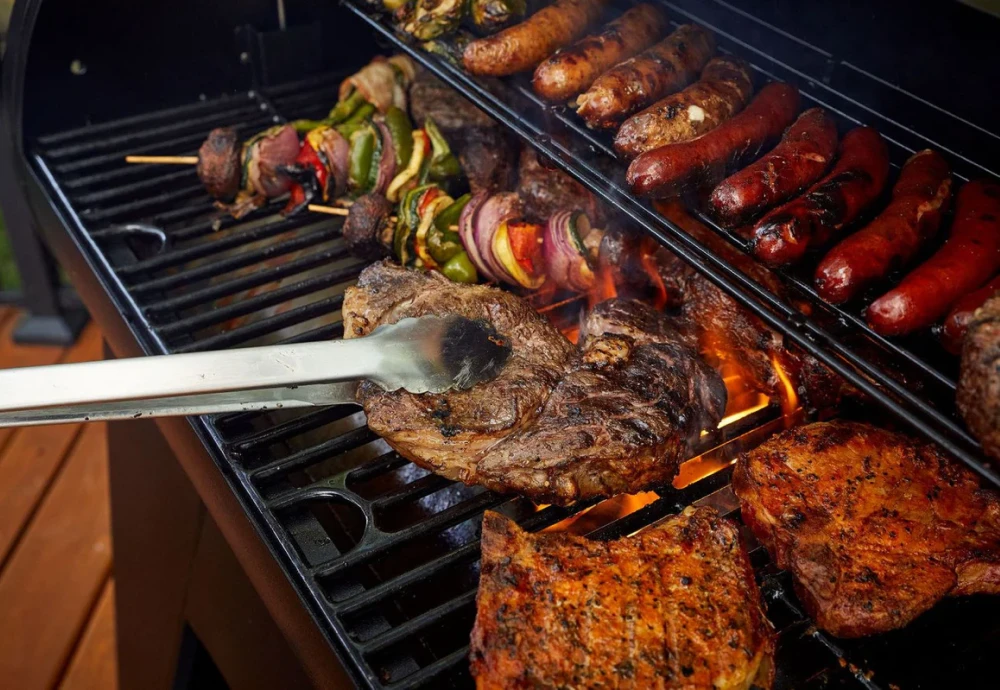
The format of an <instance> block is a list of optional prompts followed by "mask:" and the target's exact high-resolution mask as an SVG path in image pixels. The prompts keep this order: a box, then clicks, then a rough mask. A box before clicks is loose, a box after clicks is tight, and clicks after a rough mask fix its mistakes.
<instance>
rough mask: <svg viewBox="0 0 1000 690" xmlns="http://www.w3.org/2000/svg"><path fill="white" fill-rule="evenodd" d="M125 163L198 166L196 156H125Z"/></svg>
mask: <svg viewBox="0 0 1000 690" xmlns="http://www.w3.org/2000/svg"><path fill="white" fill-rule="evenodd" d="M125 162H126V163H161V164H164V165H198V156H125Z"/></svg>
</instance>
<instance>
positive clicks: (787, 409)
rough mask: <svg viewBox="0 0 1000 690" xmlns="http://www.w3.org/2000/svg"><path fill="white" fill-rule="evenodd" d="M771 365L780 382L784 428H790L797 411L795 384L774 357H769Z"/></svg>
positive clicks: (797, 399) (797, 401)
mask: <svg viewBox="0 0 1000 690" xmlns="http://www.w3.org/2000/svg"><path fill="white" fill-rule="evenodd" d="M771 364H772V365H774V373H775V374H777V376H778V380H779V381H781V413H782V415H784V417H785V426H786V428H787V427H789V426H791V425H792V424H793V423H794V421H795V417H796V413H797V411H798V409H799V395H798V393H796V392H795V384H793V383H792V380H791V378H789V376H788V374H787V373H786V372H785V370H784V369H783V368H782V367H781V363H780V362H779V361H778V358H777V357H776V356H773V355H772V356H771Z"/></svg>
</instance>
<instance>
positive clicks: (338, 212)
mask: <svg viewBox="0 0 1000 690" xmlns="http://www.w3.org/2000/svg"><path fill="white" fill-rule="evenodd" d="M338 203H341V202H338ZM346 203H348V205H350V204H353V203H354V202H353V201H351V202H346ZM306 208H308V209H309V210H310V211H315V212H316V213H326V214H328V215H331V216H347V215H349V214H350V213H351V212H350V211H349V210H347V209H346V208H339V207H337V206H322V205H320V204H309V205H308V206H306ZM389 222H390V223H395V222H396V216H389ZM448 229H449V230H452V231H454V232H458V226H457V225H450V226H448Z"/></svg>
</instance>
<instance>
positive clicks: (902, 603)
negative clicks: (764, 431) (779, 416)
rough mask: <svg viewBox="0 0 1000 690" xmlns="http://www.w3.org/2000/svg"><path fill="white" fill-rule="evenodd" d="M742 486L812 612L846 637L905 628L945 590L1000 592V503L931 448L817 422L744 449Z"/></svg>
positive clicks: (736, 485)
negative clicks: (749, 448) (747, 449)
mask: <svg viewBox="0 0 1000 690" xmlns="http://www.w3.org/2000/svg"><path fill="white" fill-rule="evenodd" d="M733 489H734V490H735V492H736V495H737V496H739V498H740V503H741V506H742V511H743V519H744V520H745V521H746V523H747V524H748V525H749V526H750V527H751V529H753V531H754V534H755V535H756V536H757V538H758V539H760V541H761V542H763V544H764V545H765V546H766V547H767V549H768V551H769V552H770V553H771V555H772V556H773V557H774V559H775V562H776V563H777V565H778V567H780V568H785V569H788V570H790V571H791V573H792V576H793V577H794V582H795V591H796V593H797V594H798V596H799V599H800V600H801V601H802V603H803V604H804V605H805V607H806V610H807V611H808V612H809V614H810V616H811V617H812V618H813V619H814V620H815V621H816V624H817V625H818V626H819V627H821V628H823V629H824V630H827V631H829V632H830V633H832V634H834V635H836V636H838V637H860V636H863V635H871V634H874V633H880V632H885V631H887V630H894V629H896V628H901V627H903V626H904V625H906V624H907V623H909V622H910V621H912V620H913V619H914V618H916V617H917V616H919V615H920V614H921V613H923V612H924V611H926V610H927V609H929V608H931V607H932V606H933V605H934V604H936V603H937V602H938V601H939V600H941V599H942V598H944V597H946V596H960V595H968V594H1000V498H998V496H997V494H995V493H994V492H992V491H988V490H984V489H981V488H980V487H979V482H978V480H977V478H976V476H975V475H974V474H973V473H972V472H971V471H969V470H967V469H965V468H964V467H961V466H959V465H958V464H957V463H955V462H952V461H951V460H950V459H949V458H947V457H945V456H944V455H943V454H942V453H941V452H940V451H938V450H937V448H935V447H934V446H931V445H929V444H926V443H923V442H918V441H915V440H913V439H910V438H908V437H906V436H902V435H900V434H896V433H892V432H889V431H885V430H883V429H878V428H876V427H872V426H869V425H867V424H859V423H853V422H831V423H816V424H810V425H808V426H806V427H801V428H798V429H792V430H790V431H786V432H784V433H782V434H779V435H778V436H776V437H774V438H772V439H771V440H769V441H768V442H766V443H764V444H763V445H761V446H760V447H758V448H757V449H755V450H753V451H751V452H750V453H747V454H745V455H743V456H741V457H740V459H739V462H738V463H737V465H736V470H735V472H734V474H733Z"/></svg>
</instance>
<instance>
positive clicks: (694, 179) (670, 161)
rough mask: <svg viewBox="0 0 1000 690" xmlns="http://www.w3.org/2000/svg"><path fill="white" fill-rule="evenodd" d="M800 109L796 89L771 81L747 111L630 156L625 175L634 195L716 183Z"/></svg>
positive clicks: (671, 192)
mask: <svg viewBox="0 0 1000 690" xmlns="http://www.w3.org/2000/svg"><path fill="white" fill-rule="evenodd" d="M798 109H799V91H798V89H796V88H795V87H794V86H791V85H789V84H784V83H780V82H779V83H774V84H768V85H767V86H765V87H764V88H763V89H761V91H760V93H758V94H757V96H756V97H755V98H754V99H753V100H752V101H751V102H750V105H748V106H747V107H746V110H744V111H743V112H741V113H739V114H738V115H736V116H735V117H733V118H732V119H730V120H727V121H725V122H723V123H722V124H721V125H719V126H718V127H716V128H715V129H713V130H712V131H711V132H709V133H708V134H704V135H702V136H700V137H698V138H697V139H693V140H691V141H685V142H682V143H680V144H668V145H667V146H661V147H660V148H658V149H653V150H652V151H647V152H646V153H644V154H642V155H641V156H639V157H638V158H636V159H635V160H634V161H632V164H631V165H630V166H629V167H628V172H627V173H626V175H625V179H626V181H627V182H628V183H629V185H631V187H632V191H633V192H635V193H636V194H639V195H642V196H653V197H668V196H674V195H677V194H680V193H682V192H685V191H691V190H694V189H696V188H698V187H701V186H703V185H706V184H714V183H716V182H718V181H719V180H720V179H721V178H722V177H723V176H724V175H725V174H726V172H727V171H728V170H729V169H731V168H733V167H734V166H736V165H739V164H740V163H741V162H742V161H746V160H747V159H750V158H753V157H754V156H756V155H757V154H758V153H760V152H761V150H762V149H763V148H764V147H765V146H767V145H768V144H769V143H771V142H773V141H775V140H776V139H777V138H778V137H780V136H781V133H782V132H783V131H784V130H785V127H787V126H788V125H789V124H791V122H792V120H794V119H795V113H796V112H797V111H798Z"/></svg>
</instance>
